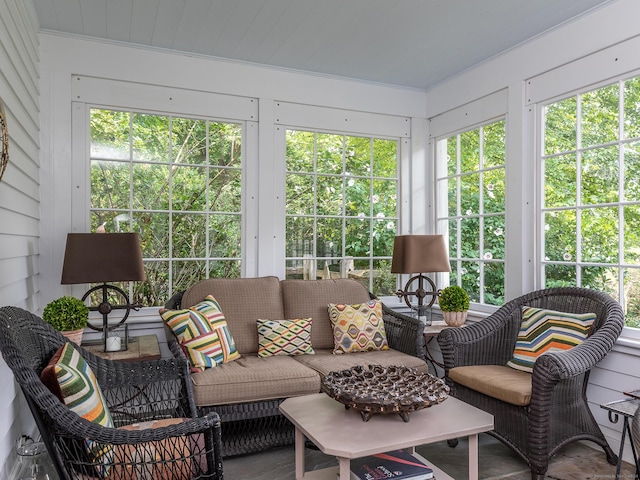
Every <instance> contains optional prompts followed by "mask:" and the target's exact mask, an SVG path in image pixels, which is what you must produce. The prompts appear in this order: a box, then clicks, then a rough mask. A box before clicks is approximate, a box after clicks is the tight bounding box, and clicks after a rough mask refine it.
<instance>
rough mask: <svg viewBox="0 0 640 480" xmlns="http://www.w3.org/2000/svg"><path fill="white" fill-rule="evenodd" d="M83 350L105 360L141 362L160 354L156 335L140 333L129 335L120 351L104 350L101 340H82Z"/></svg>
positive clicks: (157, 356)
mask: <svg viewBox="0 0 640 480" xmlns="http://www.w3.org/2000/svg"><path fill="white" fill-rule="evenodd" d="M80 346H81V347H82V348H84V349H85V350H87V351H89V352H91V353H93V354H94V355H97V356H99V357H102V358H106V359H107V360H115V361H126V362H138V361H140V362H142V361H145V360H158V359H159V358H160V357H161V355H160V345H159V343H158V337H157V336H156V335H141V336H139V337H129V343H128V348H127V350H123V351H120V352H105V351H104V348H103V345H102V340H100V341H98V342H91V341H88V342H86V343H85V342H83V343H82V344H81V345H80Z"/></svg>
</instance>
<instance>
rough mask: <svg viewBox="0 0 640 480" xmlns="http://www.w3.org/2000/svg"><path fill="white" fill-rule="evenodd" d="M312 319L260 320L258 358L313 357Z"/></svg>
mask: <svg viewBox="0 0 640 480" xmlns="http://www.w3.org/2000/svg"><path fill="white" fill-rule="evenodd" d="M314 353H315V352H314V351H313V347H312V346H311V318H296V319H295V320H263V319H259V320H258V356H259V357H270V356H271V355H311V354H314Z"/></svg>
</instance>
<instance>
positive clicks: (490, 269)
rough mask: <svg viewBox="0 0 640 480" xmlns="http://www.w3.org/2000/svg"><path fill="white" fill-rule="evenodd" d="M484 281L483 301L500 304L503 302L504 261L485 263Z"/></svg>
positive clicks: (489, 303)
mask: <svg viewBox="0 0 640 480" xmlns="http://www.w3.org/2000/svg"><path fill="white" fill-rule="evenodd" d="M484 283H485V287H484V303H486V304H487V305H496V306H502V304H503V303H504V263H497V262H492V263H485V264H484Z"/></svg>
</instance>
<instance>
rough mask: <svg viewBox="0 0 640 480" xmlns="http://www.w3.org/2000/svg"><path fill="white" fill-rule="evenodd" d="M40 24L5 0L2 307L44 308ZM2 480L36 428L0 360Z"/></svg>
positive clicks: (1, 33) (1, 8) (27, 9)
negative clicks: (24, 437) (17, 445)
mask: <svg viewBox="0 0 640 480" xmlns="http://www.w3.org/2000/svg"><path fill="white" fill-rule="evenodd" d="M37 31H38V23H37V19H36V15H35V10H34V9H33V6H32V5H31V2H22V1H19V0H0V99H2V101H3V102H4V109H5V114H6V117H7V125H8V128H9V165H8V166H7V169H6V171H5V174H4V176H3V177H2V182H0V305H17V306H20V307H23V308H26V309H29V310H35V309H37V308H38V307H39V291H40V285H39V271H40V270H39V256H40V242H39V239H38V237H39V220H40V212H39V208H40V171H39V164H40V162H39V158H38V149H39V143H40V140H39V134H40V128H39V118H38V112H39V109H40V108H39V105H38V101H39V99H38V95H39V93H38V92H39V85H38V58H39V55H40V52H39V49H38V36H37ZM0 383H1V384H2V388H0V405H2V409H3V414H2V417H1V418H2V419H1V420H0V465H1V466H2V467H1V468H0V478H7V476H8V472H9V471H10V469H11V467H12V466H13V458H11V457H9V458H8V456H9V454H11V453H12V451H13V449H14V442H15V439H16V438H17V437H18V436H19V435H20V434H22V433H33V429H34V424H33V420H32V419H31V415H30V413H29V411H28V408H27V407H26V404H25V403H24V399H23V398H22V393H21V392H19V389H18V386H17V385H16V384H15V382H14V381H13V375H12V374H11V371H10V370H9V368H8V367H7V365H6V364H5V362H4V360H2V359H0Z"/></svg>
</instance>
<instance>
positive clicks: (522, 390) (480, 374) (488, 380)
mask: <svg viewBox="0 0 640 480" xmlns="http://www.w3.org/2000/svg"><path fill="white" fill-rule="evenodd" d="M449 378H450V379H451V380H453V381H454V382H456V383H459V384H460V385H464V386H465V387H467V388H470V389H472V390H475V391H476V392H480V393H484V394H485V395H488V396H490V397H493V398H497V399H498V400H502V401H503V402H507V403H510V404H512V405H519V406H521V407H524V406H527V405H529V403H531V378H532V375H531V374H530V373H527V372H522V371H520V370H514V369H513V368H509V367H507V366H503V365H470V366H467V367H455V368H452V369H451V370H449Z"/></svg>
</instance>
